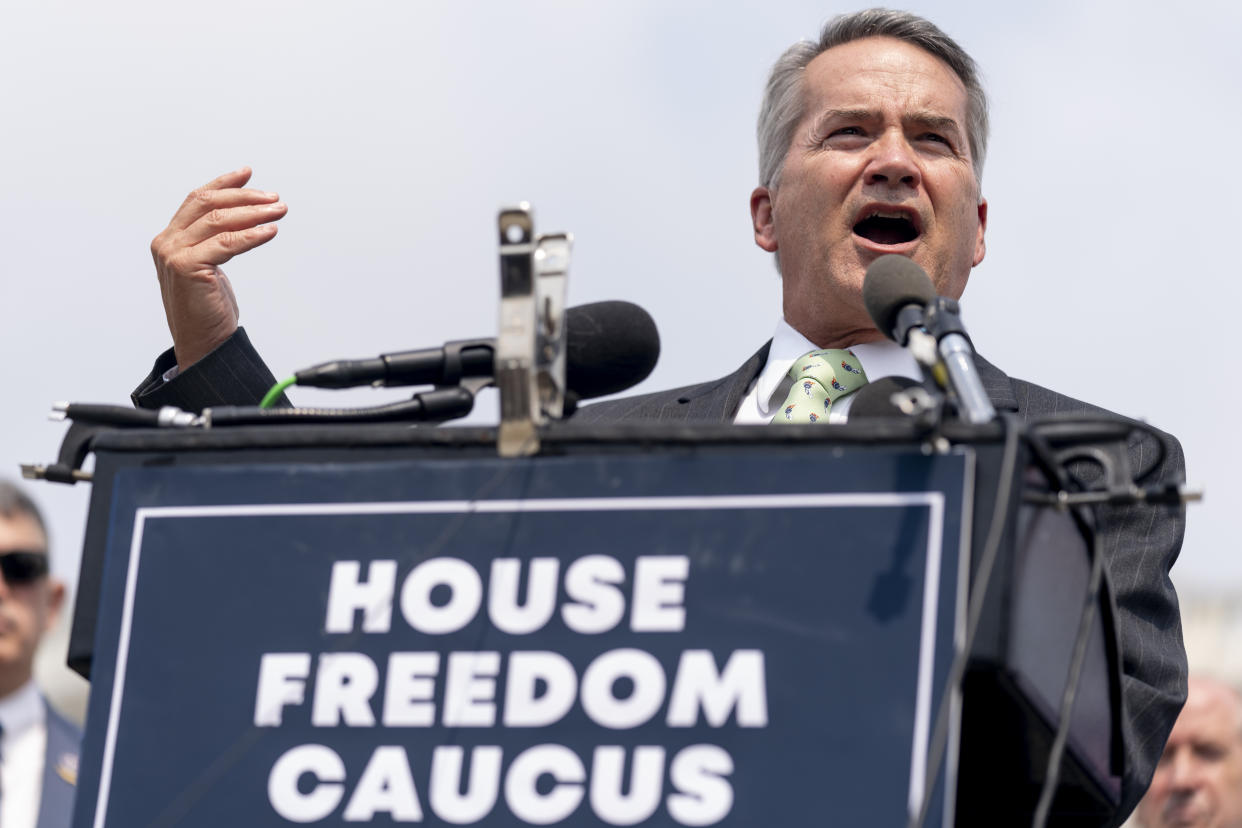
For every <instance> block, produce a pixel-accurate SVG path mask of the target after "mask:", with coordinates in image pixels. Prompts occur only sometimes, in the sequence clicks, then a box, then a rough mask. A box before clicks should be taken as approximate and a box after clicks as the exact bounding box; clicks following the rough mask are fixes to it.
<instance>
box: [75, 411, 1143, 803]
mask: <svg viewBox="0 0 1242 828" xmlns="http://www.w3.org/2000/svg"><path fill="white" fill-rule="evenodd" d="M944 428H945V433H947V434H948V435H949V436H950V437H951V445H950V443H948V442H941V443H939V444H926V443H924V442H923V441H921V440H920V439H919V438H918V435H916V434H915V433H914V432H913V431H912V429H911V428H910V427H909V426H908V425H907V424H905V423H903V422H897V421H893V422H887V421H872V422H860V423H851V424H846V425H843V426H834V427H830V428H823V427H821V428H814V427H811V428H806V429H803V428H790V429H749V428H734V427H729V426H719V427H715V426H713V427H642V426H634V425H616V426H610V427H589V428H588V427H576V426H574V424H573V423H572V422H570V423H567V424H563V425H557V426H553V427H549V428H548V429H546V431H545V433H544V434H543V435H542V451H541V453H540V454H539V455H537V456H533V457H528V458H522V459H502V458H498V457H497V456H496V452H495V440H496V437H495V432H494V431H493V430H491V429H472V428H441V429H430V428H406V427H396V426H367V427H357V426H352V427H351V426H299V427H288V428H235V429H220V430H208V431H195V432H179V431H162V430H116V431H101V432H100V433H98V434H96V435H95V436H94V437H93V438H92V440H91V443H90V450H91V451H92V452H93V453H94V455H95V458H96V463H95V471H94V484H93V492H92V496H91V509H90V517H89V521H88V527H87V539H86V549H85V553H84V557H83V565H82V575H81V581H80V588H79V595H78V605H77V611H76V613H75V626H74V629H73V632H72V637H71V643H70V663H71V666H73V667H75V669H77V670H79V672H81V673H83V674H84V675H86V676H88V677H89V678H90V680H91V684H92V694H91V701H90V710H89V716H88V722H87V735H86V740H85V743H84V745H83V757H82V758H83V766H82V772H81V776H80V783H79V797H78V803H77V810H76V813H75V825H76V826H78V828H87V827H88V826H92V828H105V827H106V826H120V825H126V826H129V825H179V826H199V825H202V826H208V825H210V826H219V825H222V824H223V825H227V824H247V825H284V824H289V823H306V824H318V825H343V824H347V823H356V822H375V823H381V824H390V823H397V822H412V823H417V824H428V825H479V826H495V825H541V824H568V825H575V826H578V825H588V826H590V825H645V826H673V825H723V826H743V825H745V826H750V825H774V826H775V825H809V824H817V825H818V824H827V825H850V826H853V825H875V826H888V825H891V826H901V825H905V824H906V823H907V821H908V819H909V814H910V813H911V811H912V810H913V811H917V810H918V807H919V804H920V803H921V802H922V800H923V799H924V797H925V795H927V794H930V807H929V809H928V811H927V817H926V820H925V822H924V824H925V825H929V826H948V825H954V824H959V825H966V824H978V822H979V821H980V820H984V821H986V822H987V823H988V824H1011V823H1013V822H1015V821H1018V820H1021V819H1026V820H1027V821H1028V822H1029V818H1030V817H1029V814H1030V812H1031V810H1032V809H1033V807H1034V802H1035V799H1036V798H1037V797H1038V794H1039V789H1040V786H1041V784H1042V782H1043V776H1042V774H1043V772H1044V764H1045V763H1046V759H1047V755H1048V747H1049V744H1050V743H1051V741H1052V734H1053V732H1054V731H1055V729H1056V726H1057V706H1058V704H1059V702H1060V699H1061V694H1062V691H1063V688H1064V686H1065V681H1066V675H1067V673H1068V671H1069V665H1070V660H1071V650H1072V648H1073V644H1074V640H1075V635H1076V630H1077V623H1078V619H1079V616H1080V614H1081V608H1082V600H1083V596H1084V595H1085V592H1086V585H1087V582H1088V578H1089V574H1090V571H1091V562H1090V558H1089V554H1088V551H1089V549H1090V546H1089V543H1088V540H1089V537H1085V536H1084V531H1083V529H1084V527H1083V526H1082V525H1081V523H1076V522H1075V520H1074V519H1073V518H1072V517H1071V515H1070V514H1069V513H1067V512H1066V511H1064V510H1059V509H1057V508H1055V507H1052V506H1042V505H1037V504H1032V503H1029V502H1027V500H1028V499H1029V498H1026V497H1025V496H1024V495H1025V494H1026V493H1029V492H1031V491H1032V490H1046V489H1047V482H1046V481H1044V480H1043V479H1042V477H1041V475H1040V474H1039V473H1038V472H1035V471H1033V470H1032V468H1030V467H1029V464H1028V456H1027V452H1026V449H1025V444H1024V443H1021V442H1020V441H1019V443H1017V444H1016V445H1018V451H1017V452H1016V454H1015V455H1013V456H1008V457H1007V456H1006V442H1005V432H1004V430H1003V429H1002V428H1001V427H999V426H986V427H967V426H956V425H946V426H945V427H944ZM1007 461H1008V462H1007ZM1006 493H1007V494H1006ZM998 494H999V495H1000V497H999V499H998ZM998 516H999V517H1000V519H1001V520H1002V521H1003V524H1002V525H1000V526H997V525H995V523H994V521H995V519H996V518H997V517H998ZM1002 526H1003V529H1002ZM989 534H995V537H996V538H997V539H998V540H999V547H998V548H999V554H998V555H997V557H996V565H995V566H994V567H992V568H991V569H990V571H989V572H988V579H987V582H986V584H980V583H978V581H979V579H978V578H977V577H976V576H977V575H978V570H977V567H978V566H979V562H980V559H981V557H982V556H981V550H982V549H983V546H984V545H985V543H986V539H987V538H988V537H989ZM1086 534H1087V535H1089V532H1088V533H1086ZM984 587H986V592H985V593H984V594H985V595H986V601H985V603H984V604H983V612H982V615H981V616H980V617H981V620H980V624H979V628H978V634H977V636H976V637H975V639H974V645H973V649H972V651H971V653H970V654H969V655H970V659H969V662H966V661H964V659H965V655H964V654H963V653H962V652H961V651H962V648H963V647H964V644H965V634H966V625H967V603H968V599H969V598H970V595H971V594H972V592H971V591H972V589H975V590H977V589H981V588H984ZM1111 607H1112V604H1111V598H1110V597H1109V594H1108V590H1107V584H1105V588H1104V589H1103V590H1102V591H1101V593H1100V596H1099V604H1098V611H1097V613H1096V621H1095V623H1094V626H1093V628H1092V630H1091V634H1090V637H1089V639H1088V645H1087V657H1086V660H1085V662H1084V665H1085V666H1084V668H1083V670H1082V675H1081V680H1080V682H1079V689H1078V696H1077V703H1076V704H1075V707H1074V715H1073V720H1072V725H1071V727H1070V730H1069V739H1068V743H1067V750H1066V753H1065V759H1064V761H1063V763H1062V769H1061V774H1060V783H1059V784H1060V787H1059V789H1058V793H1057V796H1056V799H1055V800H1054V806H1053V814H1054V815H1058V816H1057V819H1058V821H1057V822H1056V824H1099V823H1100V822H1102V821H1103V820H1104V819H1105V818H1106V816H1107V814H1108V813H1109V811H1110V810H1111V808H1112V807H1114V806H1115V804H1116V802H1117V799H1118V795H1119V790H1120V782H1119V780H1120V777H1121V772H1122V762H1123V761H1124V757H1123V755H1122V752H1121V750H1120V745H1119V735H1118V734H1119V728H1118V724H1117V716H1118V711H1119V707H1120V701H1119V698H1120V690H1119V675H1120V672H1119V666H1118V656H1117V647H1116V642H1115V633H1114V631H1113V613H1112V610H1111ZM955 657H957V658H958V659H959V660H960V661H962V663H964V664H966V663H968V665H969V666H968V669H967V670H966V672H965V675H964V678H963V680H962V682H961V683H960V685H959V686H950V685H949V683H948V680H949V677H950V672H951V667H952V665H953V664H954V660H955ZM938 718H940V719H943V722H942V724H943V728H944V736H945V738H944V742H943V749H942V750H939V751H938V750H937V745H936V744H935V740H934V738H933V736H934V734H935V731H936V725H937V719H938ZM929 768H930V769H932V770H934V771H935V773H934V775H931V774H929ZM929 788H930V790H929ZM1006 809H1008V810H1006Z"/></svg>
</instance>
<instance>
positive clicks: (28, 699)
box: [0, 678, 47, 738]
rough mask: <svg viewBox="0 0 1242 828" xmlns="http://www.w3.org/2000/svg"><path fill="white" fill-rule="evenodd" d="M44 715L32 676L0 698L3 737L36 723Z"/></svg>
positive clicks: (41, 719)
mask: <svg viewBox="0 0 1242 828" xmlns="http://www.w3.org/2000/svg"><path fill="white" fill-rule="evenodd" d="M46 715H47V711H46V710H44V709H43V697H42V696H40V695H39V688H38V687H36V686H35V682H34V679H33V678H32V679H30V680H29V681H27V682H26V683H25V684H23V685H22V686H21V687H19V688H17V689H16V690H14V691H13V692H12V693H10V694H8V695H7V696H5V697H4V698H2V699H0V727H3V728H4V736H5V738H8V737H10V736H15V735H17V734H18V733H21V732H22V731H23V730H25V729H26V728H28V727H30V726H31V725H35V724H38V723H39V722H41V721H43V720H44V717H45V716H46Z"/></svg>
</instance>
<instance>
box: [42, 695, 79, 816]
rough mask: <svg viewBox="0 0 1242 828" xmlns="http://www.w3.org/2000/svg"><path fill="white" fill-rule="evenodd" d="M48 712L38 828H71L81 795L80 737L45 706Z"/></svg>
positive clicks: (71, 726)
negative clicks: (79, 774) (76, 800)
mask: <svg viewBox="0 0 1242 828" xmlns="http://www.w3.org/2000/svg"><path fill="white" fill-rule="evenodd" d="M44 707H45V708H46V710H47V756H46V758H45V759H44V761H43V793H42V796H41V797H40V800H39V818H38V820H37V822H36V823H35V828H68V825H69V822H70V818H71V817H72V815H73V799H74V795H75V793H76V792H77V787H76V786H77V781H78V747H79V743H80V736H79V735H78V733H77V731H76V730H75V729H74V727H73V725H71V724H69V722H67V721H65V720H64V719H63V718H61V716H60V714H59V713H57V712H56V711H55V710H53V709H52V708H51V707H50V706H48V705H47V704H46V702H45V703H44Z"/></svg>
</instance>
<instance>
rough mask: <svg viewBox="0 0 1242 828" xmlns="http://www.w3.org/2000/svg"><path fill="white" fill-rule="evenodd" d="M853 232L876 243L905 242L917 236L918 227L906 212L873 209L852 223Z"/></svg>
mask: <svg viewBox="0 0 1242 828" xmlns="http://www.w3.org/2000/svg"><path fill="white" fill-rule="evenodd" d="M854 233H855V235H858V236H862V237H863V238H864V239H866V240H867V241H870V242H874V243H876V244H905V243H906V242H912V241H914V240H915V239H917V238H918V237H919V228H918V227H917V226H916V225H915V223H914V220H913V219H912V218H911V217H910V215H909V214H907V213H904V212H898V211H889V210H875V211H873V212H871V213H870V214H868V215H867V217H866V218H864V219H863V220H862V221H860V222H858V223H857V224H855V225H854Z"/></svg>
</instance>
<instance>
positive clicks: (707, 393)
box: [133, 329, 1186, 822]
mask: <svg viewBox="0 0 1242 828" xmlns="http://www.w3.org/2000/svg"><path fill="white" fill-rule="evenodd" d="M770 344H771V343H768V344H765V345H764V346H763V347H762V348H760V349H759V351H758V352H756V353H755V354H754V356H752V357H751V358H750V359H748V360H747V361H746V362H745V363H744V364H743V365H742V366H741V367H740V368H738V369H737V370H736V371H734V372H733V373H732V374H729V375H728V376H726V377H722V378H720V379H718V380H713V381H711V382H705V383H702V384H700V385H691V386H687V387H685V388H677V389H674V390H672V391H661V392H657V393H654V394H645V395H641V396H637V397H628V398H624V399H619V400H610V401H607V402H602V403H597V404H595V405H590V406H587V407H585V408H583V409H582V410H580V411H579V412H578V413H577V414H576V415H574V420H575V422H583V423H592V422H599V423H604V422H618V421H621V420H625V421H631V422H641V421H650V422H653V423H655V422H660V423H677V422H707V423H728V422H731V421H732V419H733V416H734V414H735V412H736V411H737V407H738V405H739V404H740V403H741V400H742V397H743V396H744V395H745V393H746V390H747V388H748V387H749V386H750V383H751V381H752V380H753V379H754V378H755V377H756V376H757V375H758V373H759V371H760V370H761V369H762V368H763V366H764V364H765V363H766V361H767V356H768V346H769V345H770ZM978 362H979V374H980V376H981V378H982V380H983V385H984V389H985V390H986V391H987V394H988V396H989V397H990V398H991V400H992V404H993V405H994V406H996V408H997V409H998V410H1001V411H1012V412H1015V413H1016V414H1017V415H1018V416H1019V417H1020V418H1022V419H1023V420H1027V419H1030V418H1032V417H1042V416H1046V415H1050V414H1092V415H1101V414H1102V415H1107V416H1113V417H1116V416H1117V415H1115V414H1111V413H1110V412H1108V411H1105V410H1104V409H1102V408H1098V407H1096V406H1093V405H1089V404H1087V403H1084V402H1080V401H1078V400H1075V399H1071V398H1070V397H1066V396H1063V395H1061V394H1057V393H1056V392H1054V391H1050V390H1048V389H1047V388H1041V387H1040V386H1038V385H1033V384H1031V383H1029V382H1024V381H1022V380H1017V379H1010V378H1009V377H1008V376H1006V375H1005V374H1004V373H1003V372H1002V371H1001V370H1000V369H998V368H997V367H996V366H994V365H992V364H991V363H989V362H987V361H986V360H982V359H980V360H979V361H978ZM173 364H175V360H174V358H173V356H172V352H171V351H167V352H165V353H164V354H163V355H161V357H160V359H159V360H157V362H156V364H155V367H154V368H153V369H152V372H151V374H149V375H148V376H147V378H146V380H144V382H143V384H142V385H140V386H139V387H138V389H136V390H135V392H134V394H133V400H134V402H135V403H136V404H137V405H140V406H143V407H146V408H154V407H158V406H161V405H176V406H179V407H180V408H183V409H186V410H195V411H197V410H201V409H202V408H204V407H206V406H210V405H226V404H232V405H245V404H247V403H256V402H258V400H260V399H261V398H262V396H263V394H264V393H266V391H267V389H268V388H270V387H271V386H272V385H273V384H274V383H275V379H274V377H273V376H272V374H271V372H270V371H269V370H268V369H267V367H266V366H265V365H264V364H263V361H262V360H261V359H260V358H259V356H258V354H257V353H256V352H255V351H254V349H253V348H252V347H251V345H250V341H249V339H247V338H246V334H245V331H243V330H241V329H239V330H238V333H237V334H235V335H234V336H233V337H232V338H231V339H230V340H228V341H227V342H225V343H224V344H223V345H221V346H220V347H219V348H218V349H217V350H216V351H214V352H213V353H212V354H210V355H209V356H208V357H206V358H204V359H203V360H202V361H200V362H199V363H196V364H195V365H193V366H191V368H190V370H189V371H187V372H186V373H185V374H184V375H182V376H180V377H178V378H177V379H176V380H174V381H173V382H169V383H164V382H163V381H162V379H161V374H162V373H163V372H164V371H166V370H167V369H168V368H170V367H171V366H172V365H173ZM1136 435H1137V436H1135V437H1133V438H1132V440H1133V442H1131V443H1130V445H1129V446H1128V447H1127V448H1128V451H1129V455H1130V463H1131V468H1132V469H1133V470H1135V471H1136V472H1145V471H1148V470H1151V469H1153V467H1154V465H1155V462H1156V460H1157V458H1159V457H1160V450H1159V449H1160V447H1159V445H1157V443H1156V438H1155V437H1153V436H1151V435H1150V434H1147V433H1145V432H1136ZM1161 439H1162V440H1163V442H1164V459H1163V462H1162V463H1161V465H1160V467H1159V468H1158V469H1154V471H1155V473H1156V474H1155V479H1156V480H1157V481H1169V480H1177V481H1179V482H1180V481H1181V480H1182V478H1183V474H1184V461H1183V457H1182V449H1181V445H1180V444H1179V443H1178V442H1177V440H1176V439H1174V438H1173V437H1172V436H1169V435H1162V436H1161ZM1098 529H1099V531H1100V533H1101V535H1102V538H1103V549H1104V554H1105V556H1106V561H1107V564H1108V569H1107V572H1108V577H1109V580H1110V583H1111V585H1112V588H1113V595H1114V598H1115V600H1116V603H1117V628H1118V634H1119V637H1120V639H1121V641H1120V643H1121V657H1122V671H1123V676H1122V697H1123V698H1122V703H1123V705H1124V710H1123V716H1122V728H1123V738H1124V740H1125V747H1126V753H1127V756H1128V759H1129V761H1128V762H1127V767H1126V773H1125V778H1124V780H1123V788H1122V808H1121V812H1120V816H1119V818H1118V822H1120V821H1121V819H1123V818H1124V817H1125V816H1126V815H1128V814H1129V813H1130V811H1131V810H1132V809H1133V807H1134V805H1135V804H1137V802H1138V800H1139V799H1140V798H1141V797H1142V794H1143V792H1144V791H1145V790H1146V788H1147V785H1148V784H1149V783H1150V781H1151V776H1152V773H1153V771H1154V770H1155V764H1156V761H1157V760H1158V759H1159V758H1160V754H1161V752H1162V751H1163V749H1164V743H1165V740H1166V739H1167V738H1168V735H1169V731H1170V730H1171V729H1172V727H1173V722H1174V720H1175V719H1176V718H1177V714H1178V711H1180V710H1181V706H1182V703H1183V702H1184V701H1185V699H1186V651H1185V649H1184V647H1183V646H1182V626H1181V616H1180V614H1179V612H1178V606H1177V594H1176V593H1175V592H1174V590H1173V584H1172V582H1171V581H1170V580H1169V570H1170V568H1171V567H1172V566H1173V562H1174V561H1175V560H1177V555H1178V552H1179V551H1180V550H1181V546H1182V533H1183V531H1184V529H1185V520H1184V516H1183V514H1182V512H1181V511H1180V510H1178V511H1177V512H1172V511H1163V510H1157V509H1155V508H1145V507H1138V506H1125V507H1106V508H1104V509H1102V510H1101V512H1100V514H1099V523H1098Z"/></svg>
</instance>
